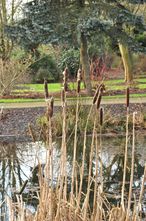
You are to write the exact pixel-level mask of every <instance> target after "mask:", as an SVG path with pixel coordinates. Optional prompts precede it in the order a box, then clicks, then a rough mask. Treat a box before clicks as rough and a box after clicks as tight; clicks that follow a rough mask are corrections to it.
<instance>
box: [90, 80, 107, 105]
mask: <svg viewBox="0 0 146 221" xmlns="http://www.w3.org/2000/svg"><path fill="white" fill-rule="evenodd" d="M104 90H105V85H104V84H103V83H102V84H99V85H98V86H97V89H96V91H95V94H94V97H93V104H95V103H96V101H97V98H98V95H99V92H100V91H101V92H103V91H104Z"/></svg>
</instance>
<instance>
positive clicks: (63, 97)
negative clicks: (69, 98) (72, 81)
mask: <svg viewBox="0 0 146 221" xmlns="http://www.w3.org/2000/svg"><path fill="white" fill-rule="evenodd" d="M61 99H62V103H64V102H65V90H64V88H63V89H62V91H61Z"/></svg>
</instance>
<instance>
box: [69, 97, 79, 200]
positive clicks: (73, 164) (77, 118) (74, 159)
mask: <svg viewBox="0 0 146 221" xmlns="http://www.w3.org/2000/svg"><path fill="white" fill-rule="evenodd" d="M78 120H79V94H78V95H77V103H76V117H75V132H74V147H73V150H74V151H73V163H72V176H71V196H70V197H71V199H70V203H71V204H73V193H74V184H75V168H76V152H77V130H78Z"/></svg>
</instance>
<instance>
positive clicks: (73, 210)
mask: <svg viewBox="0 0 146 221" xmlns="http://www.w3.org/2000/svg"><path fill="white" fill-rule="evenodd" d="M80 73H81V72H80V70H79V71H78V77H77V85H78V86H77V103H76V113H75V115H76V116H75V122H74V125H75V126H74V127H75V128H74V137H73V140H74V145H73V160H72V172H71V174H70V175H69V174H68V172H67V154H68V153H67V133H66V116H67V113H66V111H67V101H66V90H67V69H66V70H65V72H64V83H63V85H64V88H63V90H62V93H61V95H62V144H61V155H60V168H59V176H58V180H57V184H55V186H54V174H53V161H54V159H53V141H52V140H53V139H52V116H53V114H54V113H53V107H54V99H53V98H49V93H48V88H47V83H46V82H45V85H44V87H45V98H46V109H47V111H46V116H47V121H48V124H47V129H46V165H45V169H44V175H43V174H42V169H41V165H40V169H39V187H40V191H39V192H38V201H39V203H38V206H37V209H36V211H35V212H34V213H30V212H28V209H27V208H26V205H25V203H24V202H23V198H22V194H19V195H18V196H17V201H16V202H15V203H14V202H13V201H12V200H11V199H7V205H8V209H9V221H102V220H105V221H106V220H107V221H139V220H142V215H141V211H142V209H141V208H142V197H143V192H144V180H145V179H146V167H145V171H144V177H143V180H142V185H141V192H140V196H139V201H138V202H135V204H134V206H133V207H131V198H132V185H133V171H134V152H135V115H136V113H133V144H132V162H131V178H130V187H129V196H128V199H126V197H125V179H126V167H127V151H128V150H127V148H128V139H129V134H128V131H129V128H128V121H129V89H127V101H126V104H127V116H126V118H127V121H126V138H125V140H126V142H125V164H124V168H123V185H122V190H121V203H120V205H117V206H112V205H111V204H110V203H109V201H108V199H107V198H106V194H105V192H104V185H103V184H104V183H103V182H104V177H103V171H102V170H103V168H102V167H103V165H102V160H101V158H102V126H103V122H104V110H103V108H102V107H101V99H102V93H103V90H104V85H103V83H102V84H100V85H99V86H98V87H97V90H96V91H95V95H94V97H93V103H92V106H91V108H90V110H89V113H88V116H87V122H86V125H85V129H84V137H83V147H82V148H83V150H82V162H81V165H79V163H78V162H77V148H78V145H77V139H78V136H77V131H78V120H79V105H80V99H81V98H80V82H81V78H80ZM93 111H94V113H95V111H96V115H95V121H94V125H93V129H92V138H91V145H90V151H89V153H88V154H89V162H88V173H87V176H86V183H87V185H86V189H84V188H83V184H84V182H85V165H86V164H87V162H86V160H85V154H86V148H87V128H88V122H89V119H90V117H91V115H92V114H93ZM99 126H100V136H98V134H97V127H99ZM32 137H33V136H32ZM93 161H94V162H95V172H94V173H93V172H92V167H93ZM69 186H70V188H69ZM21 193H22V192H21Z"/></svg>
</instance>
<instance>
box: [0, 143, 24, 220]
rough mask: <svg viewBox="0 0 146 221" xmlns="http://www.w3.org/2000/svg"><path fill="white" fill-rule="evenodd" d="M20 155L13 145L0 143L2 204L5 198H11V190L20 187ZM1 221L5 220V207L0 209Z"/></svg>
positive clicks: (0, 195)
mask: <svg viewBox="0 0 146 221" xmlns="http://www.w3.org/2000/svg"><path fill="white" fill-rule="evenodd" d="M18 153H21V152H20V150H19V149H18V148H17V146H16V144H15V143H6V142H3V143H0V201H1V202H4V201H5V199H6V196H10V197H12V194H11V190H12V191H14V190H15V189H16V188H17V187H19V186H21V185H22V183H23V180H22V171H21V163H20V160H19V157H18ZM0 210H1V212H0V215H1V220H2V221H3V220H6V217H5V216H6V211H7V208H6V205H5V203H3V205H2V206H1V208H0Z"/></svg>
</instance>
